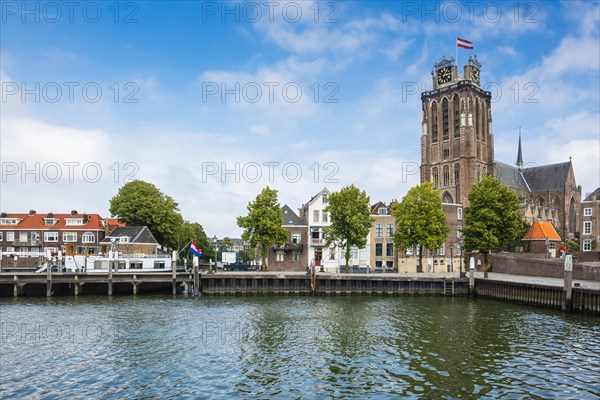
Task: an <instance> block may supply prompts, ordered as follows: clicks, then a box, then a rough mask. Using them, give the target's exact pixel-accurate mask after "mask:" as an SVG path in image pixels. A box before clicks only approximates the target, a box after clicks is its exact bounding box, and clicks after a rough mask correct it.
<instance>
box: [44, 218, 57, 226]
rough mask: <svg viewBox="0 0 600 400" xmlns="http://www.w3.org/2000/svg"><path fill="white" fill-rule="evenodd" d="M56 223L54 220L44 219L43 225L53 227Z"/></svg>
mask: <svg viewBox="0 0 600 400" xmlns="http://www.w3.org/2000/svg"><path fill="white" fill-rule="evenodd" d="M56 222H57V219H56V218H44V225H54V224H55V223H56Z"/></svg>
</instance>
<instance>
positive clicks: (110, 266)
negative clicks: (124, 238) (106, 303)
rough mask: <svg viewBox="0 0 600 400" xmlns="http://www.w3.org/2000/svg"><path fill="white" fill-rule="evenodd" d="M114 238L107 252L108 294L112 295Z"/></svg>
mask: <svg viewBox="0 0 600 400" xmlns="http://www.w3.org/2000/svg"><path fill="white" fill-rule="evenodd" d="M115 240H116V239H114V238H113V239H112V240H111V242H112V245H111V250H110V251H109V252H108V295H109V296H112V294H113V283H112V273H113V268H114V265H115V256H116V254H115V250H114V249H115Z"/></svg>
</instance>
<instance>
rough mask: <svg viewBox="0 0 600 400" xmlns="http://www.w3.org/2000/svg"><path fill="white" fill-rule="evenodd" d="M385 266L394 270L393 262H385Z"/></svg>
mask: <svg viewBox="0 0 600 400" xmlns="http://www.w3.org/2000/svg"><path fill="white" fill-rule="evenodd" d="M385 266H386V268H394V262H393V261H386V262H385Z"/></svg>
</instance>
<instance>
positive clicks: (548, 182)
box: [420, 56, 581, 253]
mask: <svg viewBox="0 0 600 400" xmlns="http://www.w3.org/2000/svg"><path fill="white" fill-rule="evenodd" d="M481 66H482V65H481V63H480V62H479V60H478V59H477V56H472V57H469V60H468V63H467V64H466V65H465V66H464V68H463V71H462V75H461V74H460V73H459V70H458V66H457V65H456V63H455V60H454V58H449V59H447V58H443V59H442V60H441V61H440V62H438V63H436V64H435V65H434V69H433V71H432V72H431V74H432V79H433V90H431V91H426V92H423V93H422V94H421V101H422V114H423V115H422V117H423V119H422V134H421V169H420V178H421V183H423V182H426V181H430V182H433V185H434V187H435V188H436V189H437V190H439V192H440V195H441V196H442V203H443V204H444V212H445V213H446V216H447V218H448V224H449V225H450V226H451V228H452V229H451V232H450V234H449V236H448V240H447V242H446V246H450V247H456V245H457V244H458V245H459V246H458V247H457V249H458V248H459V247H460V229H461V222H462V221H461V220H457V216H458V217H460V218H461V219H462V208H463V207H468V206H469V198H468V195H469V191H470V190H471V188H472V187H473V185H475V184H476V183H477V182H479V181H480V180H481V179H482V178H483V177H484V176H486V175H489V176H492V177H495V178H497V179H498V180H500V181H501V182H502V183H503V184H504V185H506V186H508V187H509V188H510V189H511V190H513V191H514V192H515V193H516V194H517V196H518V197H519V201H520V204H521V213H522V215H523V217H524V218H526V219H527V220H529V222H530V223H531V222H533V220H535V219H538V220H545V221H550V222H552V224H553V225H554V227H555V228H556V229H557V231H558V232H559V233H560V234H561V235H562V236H563V238H564V239H567V238H572V237H574V236H575V234H576V232H579V231H580V228H579V224H580V222H579V221H577V213H578V205H579V204H580V202H581V186H577V184H576V181H575V174H574V172H573V165H572V163H571V160H570V159H569V161H566V162H563V163H559V164H551V165H540V166H527V167H526V166H525V163H524V162H523V152H522V149H521V137H520V134H519V140H518V149H516V152H515V153H516V156H517V157H516V163H515V164H513V165H511V164H507V163H503V162H501V161H497V160H495V159H494V134H493V130H492V109H491V106H492V101H491V100H492V99H491V93H490V92H488V91H485V90H483V89H482V88H481V86H480V76H481ZM443 251H444V250H443V249H441V250H440V252H442V253H443Z"/></svg>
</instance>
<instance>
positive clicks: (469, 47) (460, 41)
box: [456, 38, 473, 50]
mask: <svg viewBox="0 0 600 400" xmlns="http://www.w3.org/2000/svg"><path fill="white" fill-rule="evenodd" d="M456 46H458V47H462V48H463V49H467V50H473V42H469V41H468V40H465V39H461V38H456Z"/></svg>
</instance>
